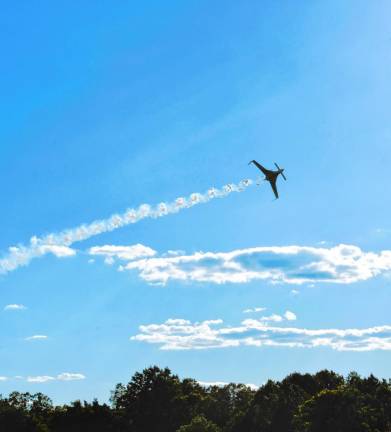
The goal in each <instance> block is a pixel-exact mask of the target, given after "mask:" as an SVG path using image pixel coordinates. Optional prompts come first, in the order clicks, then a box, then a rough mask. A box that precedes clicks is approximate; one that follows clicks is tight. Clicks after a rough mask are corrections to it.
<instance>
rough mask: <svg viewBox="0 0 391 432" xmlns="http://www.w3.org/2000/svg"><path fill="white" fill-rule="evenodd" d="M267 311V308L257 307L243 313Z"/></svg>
mask: <svg viewBox="0 0 391 432" xmlns="http://www.w3.org/2000/svg"><path fill="white" fill-rule="evenodd" d="M265 310H266V308H265V307H255V308H249V309H245V310H244V311H243V313H253V312H263V311H265Z"/></svg>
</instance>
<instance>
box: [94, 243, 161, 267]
mask: <svg viewBox="0 0 391 432" xmlns="http://www.w3.org/2000/svg"><path fill="white" fill-rule="evenodd" d="M89 254H90V255H100V256H103V257H105V260H110V261H109V263H110V264H112V263H113V262H114V260H115V259H120V260H124V261H132V260H135V259H138V258H144V257H152V256H154V255H156V251H155V250H153V249H151V248H150V247H148V246H144V245H142V244H139V243H138V244H135V245H132V246H114V245H104V246H94V247H92V248H90V250H89Z"/></svg>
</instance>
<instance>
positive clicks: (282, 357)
mask: <svg viewBox="0 0 391 432" xmlns="http://www.w3.org/2000/svg"><path fill="white" fill-rule="evenodd" d="M390 13H391V4H390V3H389V2H388V1H385V0H384V1H377V2H368V1H364V0H350V1H343V2H341V1H339V0H332V1H323V2H322V1H317V2H312V1H295V2H286V1H276V0H273V1H272V0H270V1H241V2H237V1H214V2H210V1H203V0H201V1H186V2H184V1H170V2H167V1H155V2H130V1H128V2H119V3H118V2H111V1H100V2H92V1H86V2H73V3H70V2H65V1H64V2H50V1H37V2H18V3H17V4H16V3H15V2H11V1H8V2H3V3H2V13H1V16H0V36H1V37H0V48H1V52H2V56H1V59H0V66H1V71H2V72H1V79H0V94H1V101H2V103H1V104H0V116H1V119H2V121H1V125H2V126H1V128H0V182H1V185H2V187H1V192H2V193H1V211H0V250H1V251H3V252H4V253H5V252H6V251H7V248H8V247H9V246H12V245H17V244H19V243H23V244H26V243H28V241H29V239H30V237H31V236H32V235H43V234H46V233H50V232H56V231H59V230H62V229H64V228H68V227H74V226H78V225H79V224H81V223H83V222H90V221H92V220H95V219H98V218H105V217H107V216H109V215H111V214H112V213H115V212H121V211H123V210H125V209H126V208H127V207H129V206H136V205H139V204H141V203H143V202H147V203H157V202H160V201H162V200H171V199H174V198H176V197H177V196H180V195H184V194H186V195H187V194H189V193H191V192H194V191H204V190H206V189H207V188H208V187H210V186H221V185H223V184H225V183H228V182H236V181H239V180H241V179H242V178H245V177H254V176H255V175H256V174H257V173H256V170H255V168H254V167H249V166H247V162H248V161H249V160H250V159H253V158H255V159H258V160H260V161H262V162H263V163H264V164H265V165H266V166H272V164H273V162H274V161H277V162H278V163H280V164H281V165H282V166H284V167H285V168H286V174H287V177H288V181H287V182H286V183H285V182H279V187H280V195H281V199H280V200H278V201H275V202H273V201H272V200H273V197H272V195H271V191H269V189H268V188H266V187H261V188H250V189H249V190H248V191H246V192H245V193H242V194H235V195H231V196H229V197H227V198H225V199H222V200H215V201H213V202H211V203H208V204H206V205H202V206H197V207H194V208H192V209H189V210H186V211H184V212H181V213H178V214H176V215H172V216H168V217H165V218H162V219H158V220H145V221H142V222H140V223H138V224H135V225H132V226H128V227H126V228H123V229H120V230H117V231H114V232H112V233H109V234H104V235H101V236H100V237H97V238H93V239H90V240H88V241H86V242H84V243H82V244H78V245H77V248H78V249H80V250H82V251H85V250H87V249H88V247H90V246H95V245H104V244H113V245H132V244H136V243H141V244H144V245H147V246H150V247H152V248H153V249H155V250H157V251H159V252H161V253H163V252H165V251H167V250H177V249H180V250H184V251H186V252H187V253H193V252H196V251H199V250H203V251H215V252H218V251H230V250H234V249H237V248H248V247H254V246H284V245H292V244H296V245H303V246H317V245H319V242H321V241H326V242H328V243H327V244H328V245H336V244H340V243H346V244H352V245H356V246H359V247H360V248H362V249H363V250H364V251H372V252H378V251H380V250H386V249H389V246H390V240H391V234H390V233H391V231H390V230H391V225H390V210H391V198H390V196H391V195H390V191H389V186H388V185H389V183H390V174H389V167H390V164H391V147H390V141H391V123H390V108H391V106H390V105H391V104H390V101H391V86H390V79H389V78H390V76H391V30H390V27H389V22H390ZM88 258H89V257H88V256H86V254H85V253H79V254H78V255H77V256H75V257H72V258H68V259H57V258H55V257H53V256H45V257H44V258H42V259H38V260H35V261H33V262H31V264H30V265H29V266H26V267H22V268H19V269H18V270H16V271H14V272H11V273H9V274H6V275H0V308H1V310H0V376H7V377H14V376H17V375H21V376H24V377H26V376H37V375H51V376H55V375H57V374H59V373H61V372H66V371H67V372H79V373H83V374H85V375H86V379H85V380H81V381H70V382H62V381H53V382H48V383H42V384H34V383H27V382H26V381H24V380H16V379H13V378H10V379H9V380H8V381H5V382H0V392H1V393H3V394H4V393H5V394H6V393H8V392H9V391H11V390H14V389H18V390H29V391H32V392H35V391H42V392H44V393H47V394H48V395H49V396H51V397H52V398H53V399H54V401H56V402H68V401H70V400H73V399H76V398H81V399H87V400H90V399H92V398H93V397H95V396H96V397H98V398H99V399H100V400H107V399H108V397H109V391H110V390H111V389H113V388H114V385H115V383H117V382H127V381H128V380H129V379H130V377H131V375H132V374H133V373H134V372H135V371H136V370H140V369H142V368H144V367H147V366H149V365H152V364H157V365H159V366H169V367H170V368H171V369H172V370H173V371H174V372H176V373H178V374H179V375H180V376H191V377H194V378H196V379H199V380H202V381H235V382H239V381H240V382H251V383H256V384H260V383H262V382H264V381H265V380H266V379H268V378H275V379H280V378H282V377H283V376H284V375H285V374H287V373H289V372H292V371H294V370H296V371H309V372H314V371H316V370H319V369H321V368H332V369H334V370H336V371H338V372H341V373H347V372H348V371H350V370H357V371H358V372H359V373H362V374H368V373H370V372H373V373H375V374H377V375H379V376H384V377H389V376H390V369H389V364H390V352H389V351H371V352H362V353H360V352H339V351H334V350H331V349H329V348H324V349H323V348H319V349H288V348H272V347H269V348H255V347H241V348H232V349H231V348H230V349H210V350H202V351H193V350H190V351H162V350H159V347H158V346H157V345H148V344H143V343H140V342H135V341H129V337H130V336H132V335H134V334H136V333H137V332H138V326H139V325H141V324H150V323H161V322H163V321H165V320H166V319H168V318H185V319H190V320H193V321H201V320H205V319H215V318H221V319H223V320H224V322H226V323H229V324H232V325H236V324H237V323H239V322H240V320H242V319H243V318H244V316H243V314H242V310H243V309H245V308H250V307H255V306H264V307H267V308H268V311H270V312H275V313H282V312H283V311H285V310H287V309H288V310H292V311H293V312H295V313H296V314H297V317H298V319H297V321H296V322H295V326H298V327H305V328H347V327H352V328H361V327H371V326H375V325H384V324H390V316H389V310H390V306H391V301H390V278H389V277H387V276H384V275H383V276H379V277H377V278H371V279H369V280H368V281H364V282H358V283H352V284H346V285H341V284H331V283H330V284H328V283H326V284H315V286H314V287H310V286H308V285H303V286H300V287H299V288H298V290H300V294H299V295H295V296H294V295H292V294H291V289H292V286H291V285H286V284H279V285H271V284H270V283H267V282H266V281H265V282H262V281H258V282H250V283H245V284H226V285H214V284H209V283H204V284H202V283H186V284H184V283H180V282H175V281H173V282H169V283H168V284H167V285H166V286H165V287H157V286H150V285H148V284H147V283H146V282H145V281H143V280H142V279H140V278H139V277H138V276H137V274H134V273H128V272H123V273H120V272H117V271H116V268H115V267H113V266H107V265H104V264H103V263H102V262H101V261H99V260H97V261H96V262H95V263H94V264H88V263H87V261H88ZM12 303H20V304H24V305H26V307H27V309H26V310H23V311H3V310H2V309H3V307H4V306H5V305H7V304H12ZM33 334H45V335H48V339H47V340H45V341H30V342H28V341H25V337H28V336H30V335H33Z"/></svg>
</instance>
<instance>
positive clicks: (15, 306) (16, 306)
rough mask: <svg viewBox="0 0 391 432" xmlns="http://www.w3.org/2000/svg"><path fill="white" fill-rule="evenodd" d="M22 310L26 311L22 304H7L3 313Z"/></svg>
mask: <svg viewBox="0 0 391 432" xmlns="http://www.w3.org/2000/svg"><path fill="white" fill-rule="evenodd" d="M24 309H27V308H26V306H25V305H22V304H8V305H6V306H4V310H5V311H8V310H14V311H17V310H24Z"/></svg>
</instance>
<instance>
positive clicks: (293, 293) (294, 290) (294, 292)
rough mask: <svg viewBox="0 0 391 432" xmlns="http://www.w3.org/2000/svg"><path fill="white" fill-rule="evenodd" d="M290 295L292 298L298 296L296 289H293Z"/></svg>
mask: <svg viewBox="0 0 391 432" xmlns="http://www.w3.org/2000/svg"><path fill="white" fill-rule="evenodd" d="M291 294H292V295H294V296H297V295H299V294H300V291H299V290H296V289H293V290H291Z"/></svg>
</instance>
